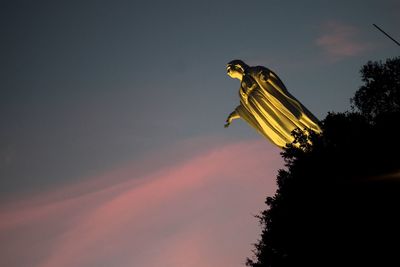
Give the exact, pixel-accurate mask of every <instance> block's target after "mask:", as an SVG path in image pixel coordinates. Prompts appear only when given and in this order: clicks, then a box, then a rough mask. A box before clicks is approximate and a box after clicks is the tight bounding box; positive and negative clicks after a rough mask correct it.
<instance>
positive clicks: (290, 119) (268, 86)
mask: <svg viewBox="0 0 400 267" xmlns="http://www.w3.org/2000/svg"><path fill="white" fill-rule="evenodd" d="M227 72H228V75H229V76H231V77H232V78H236V79H239V80H240V89H239V96H240V104H239V106H237V107H236V108H235V110H234V111H233V112H232V113H231V114H230V115H229V116H228V118H227V120H226V124H225V127H228V126H229V125H230V124H231V122H232V120H234V119H238V118H242V119H244V120H245V121H246V122H247V123H248V124H250V125H251V126H252V127H253V128H255V129H256V130H257V131H258V132H259V133H260V134H262V135H263V136H264V137H266V138H267V139H268V140H270V141H271V142H272V143H274V144H275V145H277V146H278V147H281V148H283V147H285V145H286V144H287V143H291V142H293V140H294V137H293V136H292V135H291V132H292V131H293V130H294V129H296V128H300V129H302V130H304V129H305V128H308V129H310V130H312V131H315V132H317V133H320V132H321V129H320V127H319V126H318V120H317V118H315V117H314V115H313V114H311V112H310V111H308V110H307V109H306V108H305V107H304V106H303V105H302V104H301V103H300V102H299V101H298V100H297V99H296V98H294V97H293V96H292V95H291V94H290V93H289V92H288V91H287V89H286V87H285V85H284V84H283V83H282V81H281V80H280V79H279V77H278V76H277V75H276V74H275V73H274V72H272V71H271V70H269V69H267V68H265V67H262V66H256V67H250V66H248V65H246V64H245V63H244V62H243V61H241V60H233V61H231V62H229V63H228V65H227Z"/></svg>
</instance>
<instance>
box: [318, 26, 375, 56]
mask: <svg viewBox="0 0 400 267" xmlns="http://www.w3.org/2000/svg"><path fill="white" fill-rule="evenodd" d="M321 32H322V33H321V34H320V35H319V36H318V37H317V38H316V40H315V44H316V45H317V46H318V47H319V48H321V49H322V50H323V51H324V53H325V54H326V55H327V56H328V57H329V58H330V59H331V60H333V61H337V60H340V59H343V58H346V57H352V56H356V55H359V54H361V53H363V52H365V51H367V50H369V49H370V44H367V43H364V42H362V41H361V40H359V35H360V32H359V30H358V29H357V28H356V27H354V26H351V25H347V24H344V23H340V22H337V21H330V22H327V23H325V24H324V25H323V26H322V27H321Z"/></svg>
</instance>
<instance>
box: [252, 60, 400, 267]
mask: <svg viewBox="0 0 400 267" xmlns="http://www.w3.org/2000/svg"><path fill="white" fill-rule="evenodd" d="M399 69H400V60H399V59H393V60H387V61H386V63H385V64H382V63H377V62H368V63H367V65H365V66H363V68H362V71H361V72H362V75H363V81H364V82H365V85H364V86H362V87H361V88H360V89H359V90H358V91H357V92H356V94H355V97H354V98H353V99H354V100H353V101H354V104H355V105H356V107H357V108H358V111H354V110H353V111H352V112H345V113H329V114H328V115H327V117H326V118H325V119H324V120H323V121H322V122H321V124H322V129H323V134H322V135H318V134H305V131H300V130H296V131H294V132H293V135H294V137H295V141H294V143H293V144H289V145H288V146H287V148H286V149H285V150H284V151H283V152H282V156H283V158H284V160H285V163H286V169H285V170H280V171H279V173H278V176H277V184H278V189H277V192H276V194H275V195H274V196H272V197H268V198H267V199H266V204H267V206H268V208H267V209H266V210H265V211H263V212H262V213H261V214H260V215H259V216H258V218H259V220H260V223H261V226H262V233H261V238H260V240H259V241H258V242H257V244H255V249H254V257H253V258H251V259H248V260H247V264H246V265H247V266H250V267H261V266H262V267H267V266H274V267H275V266H344V265H356V266H372V265H374V266H389V265H385V264H386V263H387V264H388V263H389V262H392V263H391V265H390V266H397V265H399V263H400V259H399V258H398V257H397V255H398V249H399V245H398V242H399V240H400V239H399V238H400V219H398V218H397V217H399V216H398V212H399V211H400V157H399V151H400V145H399V141H398V140H397V136H398V133H397V130H396V125H397V124H398V123H399V122H400V112H399V102H398V99H393V98H395V97H398V96H399V86H398V85H399V80H398V78H399V76H398V74H399ZM393 75H397V77H392V76H393ZM396 84H397V85H396ZM379 88H381V89H379ZM372 98H373V99H375V100H376V101H375V102H374V101H371V99H372ZM383 102H384V105H383V104H382V103H383ZM311 144H312V145H311ZM393 263H394V265H393Z"/></svg>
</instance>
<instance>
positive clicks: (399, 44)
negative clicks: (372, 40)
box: [372, 24, 400, 46]
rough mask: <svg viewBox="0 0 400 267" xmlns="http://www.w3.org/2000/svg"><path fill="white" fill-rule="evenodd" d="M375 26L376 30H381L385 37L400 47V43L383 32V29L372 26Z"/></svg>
mask: <svg viewBox="0 0 400 267" xmlns="http://www.w3.org/2000/svg"><path fill="white" fill-rule="evenodd" d="M372 25H374V27H375V28H377V29H378V30H380V31H381V32H382V33H383V34H384V35H386V36H387V37H389V38H390V39H391V40H392V41H393V42H395V43H396V44H397V45H398V46H400V43H399V42H397V41H396V40H395V39H393V38H392V37H391V36H390V35H389V34H387V33H386V32H385V31H384V30H382V29H381V28H379V27H378V26H376V24H372Z"/></svg>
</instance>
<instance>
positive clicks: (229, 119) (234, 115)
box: [224, 106, 240, 128]
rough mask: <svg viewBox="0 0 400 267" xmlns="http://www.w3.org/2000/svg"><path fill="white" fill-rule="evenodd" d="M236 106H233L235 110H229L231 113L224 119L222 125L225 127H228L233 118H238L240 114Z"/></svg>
mask: <svg viewBox="0 0 400 267" xmlns="http://www.w3.org/2000/svg"><path fill="white" fill-rule="evenodd" d="M238 107H239V106H238ZM238 107H237V108H235V110H234V111H233V112H231V114H229V116H228V118H227V119H226V124H225V125H224V127H225V128H227V127H229V125H231V123H232V121H233V120H235V119H240V115H239V113H238V112H237V109H238Z"/></svg>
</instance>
